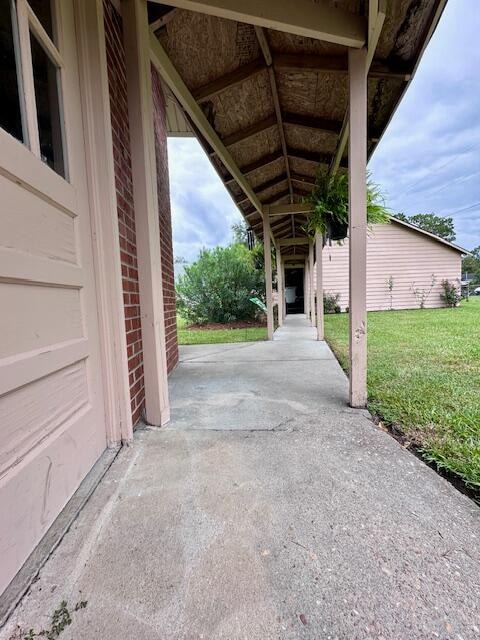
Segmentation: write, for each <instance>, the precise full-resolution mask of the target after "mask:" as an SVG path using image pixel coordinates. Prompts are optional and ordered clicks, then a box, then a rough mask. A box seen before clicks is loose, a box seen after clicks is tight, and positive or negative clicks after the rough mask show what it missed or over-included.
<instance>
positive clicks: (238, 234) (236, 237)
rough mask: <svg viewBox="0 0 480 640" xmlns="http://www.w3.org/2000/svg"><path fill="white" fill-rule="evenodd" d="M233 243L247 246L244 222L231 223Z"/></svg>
mask: <svg viewBox="0 0 480 640" xmlns="http://www.w3.org/2000/svg"><path fill="white" fill-rule="evenodd" d="M232 234H233V244H244V245H245V246H248V229H247V225H246V224H245V222H243V221H242V222H235V223H234V224H232Z"/></svg>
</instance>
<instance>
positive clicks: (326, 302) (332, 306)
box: [323, 293, 341, 313]
mask: <svg viewBox="0 0 480 640" xmlns="http://www.w3.org/2000/svg"><path fill="white" fill-rule="evenodd" d="M339 300H340V294H339V293H324V294H323V311H324V313H340V311H341V309H340V305H339V304H338V301H339Z"/></svg>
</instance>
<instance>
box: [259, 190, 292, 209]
mask: <svg viewBox="0 0 480 640" xmlns="http://www.w3.org/2000/svg"><path fill="white" fill-rule="evenodd" d="M289 195H290V189H285V190H284V191H280V193H276V194H275V195H274V196H272V197H271V198H268V199H267V200H264V201H263V202H262V206H264V205H274V204H276V203H277V202H278V201H279V200H281V199H282V198H285V197H286V196H289Z"/></svg>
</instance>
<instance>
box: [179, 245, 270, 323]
mask: <svg viewBox="0 0 480 640" xmlns="http://www.w3.org/2000/svg"><path fill="white" fill-rule="evenodd" d="M176 292H177V306H178V310H179V312H180V314H181V315H182V317H184V318H185V319H186V320H187V321H189V322H192V323H201V322H220V323H221V322H233V321H235V320H250V319H253V318H254V317H255V314H256V307H255V305H253V304H252V303H251V302H250V300H249V298H251V297H252V295H256V296H259V297H261V298H262V299H264V297H265V281H264V277H263V272H262V271H261V270H260V269H258V268H257V266H256V264H255V254H254V253H253V252H251V251H249V250H248V249H247V247H245V246H244V245H243V244H233V245H231V246H229V247H216V248H215V249H212V250H207V249H204V250H203V251H202V252H201V253H200V256H199V258H198V260H197V261H196V262H194V263H193V264H192V265H190V266H187V267H185V270H184V273H183V274H182V275H181V276H180V277H179V279H178V282H177V286H176Z"/></svg>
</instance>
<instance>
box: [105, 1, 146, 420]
mask: <svg viewBox="0 0 480 640" xmlns="http://www.w3.org/2000/svg"><path fill="white" fill-rule="evenodd" d="M104 12H105V38H106V47H107V65H108V83H109V90H110V110H111V115H112V136H113V156H114V163H115V186H116V190H117V207H118V226H119V231H120V252H121V263H122V281H123V302H124V305H125V330H126V334H127V353H128V372H129V383H130V398H131V406H132V421H133V424H134V425H135V424H136V423H137V422H138V420H139V419H140V417H141V415H142V413H143V410H144V408H145V390H144V384H143V351H142V330H141V327H140V299H139V292H138V265H137V246H136V236H135V211H134V208H133V187H132V164H131V156H130V134H129V129H128V105H127V78H126V69H125V52H124V48H123V35H122V19H121V17H120V15H119V14H118V12H117V11H116V9H115V8H114V6H113V5H112V4H111V2H110V1H109V0H106V1H105V2H104Z"/></svg>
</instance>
